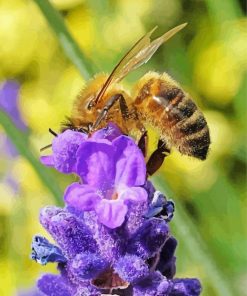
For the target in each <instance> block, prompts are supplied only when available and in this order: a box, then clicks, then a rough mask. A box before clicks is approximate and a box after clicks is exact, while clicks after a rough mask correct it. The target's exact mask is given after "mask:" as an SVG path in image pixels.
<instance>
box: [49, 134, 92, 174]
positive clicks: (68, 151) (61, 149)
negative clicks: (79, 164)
mask: <svg viewBox="0 0 247 296" xmlns="http://www.w3.org/2000/svg"><path fill="white" fill-rule="evenodd" d="M86 138H87V136H86V135H85V134H83V133H80V132H75V131H72V130H66V131H65V132H63V133H62V134H59V135H58V136H57V137H55V138H54V140H53V142H52V151H53V159H54V166H55V168H56V169H57V170H58V171H59V172H61V173H64V174H69V173H72V172H75V164H76V152H77V150H78V148H79V146H80V145H81V143H83V142H84V141H85V140H86Z"/></svg>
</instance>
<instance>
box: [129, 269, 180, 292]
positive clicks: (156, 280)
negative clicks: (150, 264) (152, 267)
mask: <svg viewBox="0 0 247 296" xmlns="http://www.w3.org/2000/svg"><path fill="white" fill-rule="evenodd" d="M169 287H170V284H169V281H167V280H166V278H165V277H163V276H162V275H161V274H160V273H159V272H153V273H151V274H150V276H148V277H146V278H144V279H143V280H141V281H139V282H138V283H137V284H136V285H134V293H133V295H135V296H143V295H145V296H146V295H148V296H168V295H170V294H169V292H168V291H169ZM177 296H178V295H177Z"/></svg>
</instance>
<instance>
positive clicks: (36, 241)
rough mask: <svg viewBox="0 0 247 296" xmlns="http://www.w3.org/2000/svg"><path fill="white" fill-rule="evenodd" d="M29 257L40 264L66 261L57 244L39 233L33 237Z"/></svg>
mask: <svg viewBox="0 0 247 296" xmlns="http://www.w3.org/2000/svg"><path fill="white" fill-rule="evenodd" d="M31 258H32V259H33V260H35V261H36V262H38V263H40V264H42V265H46V264H47V263H48V262H58V263H66V261H67V259H66V258H65V257H64V256H63V254H62V251H61V250H60V249H59V248H58V247H57V246H55V245H53V244H51V243H49V241H48V240H47V239H46V238H45V237H43V236H39V235H36V236H35V237H34V238H33V241H32V254H31Z"/></svg>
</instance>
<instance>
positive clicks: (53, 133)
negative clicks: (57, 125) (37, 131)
mask: <svg viewBox="0 0 247 296" xmlns="http://www.w3.org/2000/svg"><path fill="white" fill-rule="evenodd" d="M49 132H50V133H51V134H52V135H53V136H55V137H57V133H56V132H54V131H53V130H52V129H51V128H49Z"/></svg>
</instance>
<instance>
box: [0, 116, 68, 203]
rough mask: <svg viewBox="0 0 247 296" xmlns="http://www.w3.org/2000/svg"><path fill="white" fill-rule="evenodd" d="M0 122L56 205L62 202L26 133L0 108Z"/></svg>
mask: <svg viewBox="0 0 247 296" xmlns="http://www.w3.org/2000/svg"><path fill="white" fill-rule="evenodd" d="M0 124H1V125H2V126H3V128H4V130H5V132H6V134H7V135H8V137H9V138H10V139H11V141H12V143H13V144H14V145H15V147H16V148H17V150H18V151H19V153H20V154H21V155H22V156H23V157H25V158H26V159H27V160H28V161H29V163H30V164H31V165H32V167H33V169H34V170H35V172H36V173H37V175H38V176H39V178H40V180H41V181H42V182H43V184H44V185H45V186H46V187H47V188H48V189H49V190H50V192H51V193H52V195H53V196H54V199H55V201H56V203H57V205H60V204H61V202H62V196H63V193H62V191H61V190H60V188H59V186H58V185H57V182H56V180H55V179H54V178H53V176H52V175H51V174H50V172H49V169H46V168H45V167H44V166H43V165H42V164H41V163H39V161H38V160H37V156H35V155H34V154H33V153H32V150H31V148H30V145H29V141H28V135H27V134H25V133H22V132H21V131H20V130H19V129H18V128H17V127H16V126H15V124H14V123H13V122H12V120H11V119H10V118H9V116H8V115H6V113H4V112H3V111H1V110H0Z"/></svg>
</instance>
